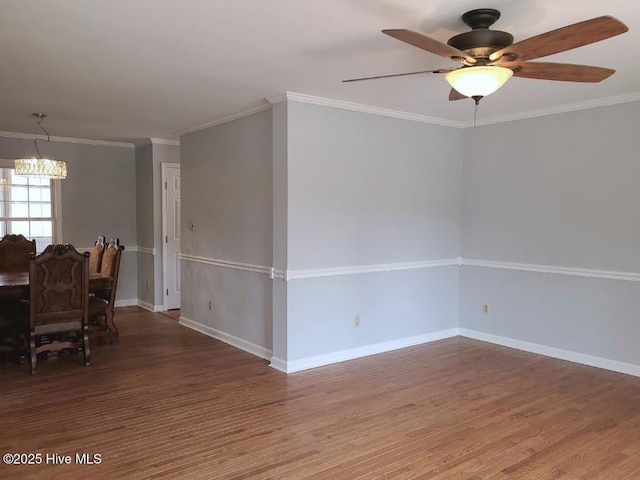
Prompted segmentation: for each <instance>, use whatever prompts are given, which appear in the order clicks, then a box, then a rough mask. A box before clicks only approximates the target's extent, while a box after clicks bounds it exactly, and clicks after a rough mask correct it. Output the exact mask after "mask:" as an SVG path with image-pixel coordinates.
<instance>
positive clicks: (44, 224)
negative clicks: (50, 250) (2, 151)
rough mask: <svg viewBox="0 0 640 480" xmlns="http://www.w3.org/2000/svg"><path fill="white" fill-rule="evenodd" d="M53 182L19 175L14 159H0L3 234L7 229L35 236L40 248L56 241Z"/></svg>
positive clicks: (42, 248) (0, 217) (37, 247)
mask: <svg viewBox="0 0 640 480" xmlns="http://www.w3.org/2000/svg"><path fill="white" fill-rule="evenodd" d="M53 183H54V182H52V181H51V180H49V179H48V178H35V177H23V176H20V175H16V174H15V171H14V168H13V162H11V161H4V160H0V238H1V237H3V236H4V235H6V234H7V233H14V234H19V233H20V234H22V235H24V236H25V237H27V238H28V239H29V240H31V239H35V241H36V249H37V251H38V252H41V251H43V250H44V249H45V248H46V247H47V245H50V244H52V243H54V239H55V238H56V237H57V235H55V234H54V232H56V227H57V225H56V220H55V215H54V213H55V211H56V208H55V203H57V202H55V195H54V185H53Z"/></svg>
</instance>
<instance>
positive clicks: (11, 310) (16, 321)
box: [0, 234, 36, 357]
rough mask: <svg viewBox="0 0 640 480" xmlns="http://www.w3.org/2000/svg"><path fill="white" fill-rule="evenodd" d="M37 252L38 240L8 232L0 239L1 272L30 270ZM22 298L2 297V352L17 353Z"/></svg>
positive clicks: (0, 315) (0, 311)
mask: <svg viewBox="0 0 640 480" xmlns="http://www.w3.org/2000/svg"><path fill="white" fill-rule="evenodd" d="M35 253H36V241H35V240H27V239H26V238H25V237H24V236H23V235H12V234H7V235H5V236H4V237H3V238H2V239H0V272H3V273H14V272H28V271H29V259H30V257H31V255H32V254H35ZM21 310H22V305H21V304H20V298H13V297H10V298H0V352H1V353H2V354H3V355H4V356H5V357H6V356H7V355H8V354H9V353H15V352H16V351H17V349H18V344H19V343H20V338H21V337H22V330H23V329H22V324H21V321H20V316H21V314H20V312H21Z"/></svg>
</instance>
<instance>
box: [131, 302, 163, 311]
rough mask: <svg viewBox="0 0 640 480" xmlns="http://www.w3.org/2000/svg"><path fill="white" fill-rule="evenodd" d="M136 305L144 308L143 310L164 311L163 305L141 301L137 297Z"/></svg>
mask: <svg viewBox="0 0 640 480" xmlns="http://www.w3.org/2000/svg"><path fill="white" fill-rule="evenodd" d="M137 305H138V306H139V307H140V308H144V309H145V310H149V311H150V312H164V305H151V304H150V303H147V302H143V301H142V300H140V299H138V303H137Z"/></svg>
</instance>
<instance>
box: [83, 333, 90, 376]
mask: <svg viewBox="0 0 640 480" xmlns="http://www.w3.org/2000/svg"><path fill="white" fill-rule="evenodd" d="M90 353H91V352H90V351H89V333H88V332H87V329H86V328H83V329H82V355H83V360H84V366H85V367H88V366H89V365H91V361H90V360H91V358H90Z"/></svg>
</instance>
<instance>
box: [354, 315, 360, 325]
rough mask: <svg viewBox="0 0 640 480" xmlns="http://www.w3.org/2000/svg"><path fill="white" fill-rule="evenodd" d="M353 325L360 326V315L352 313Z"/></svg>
mask: <svg viewBox="0 0 640 480" xmlns="http://www.w3.org/2000/svg"><path fill="white" fill-rule="evenodd" d="M353 326H354V327H359V326H360V315H354V316H353Z"/></svg>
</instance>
